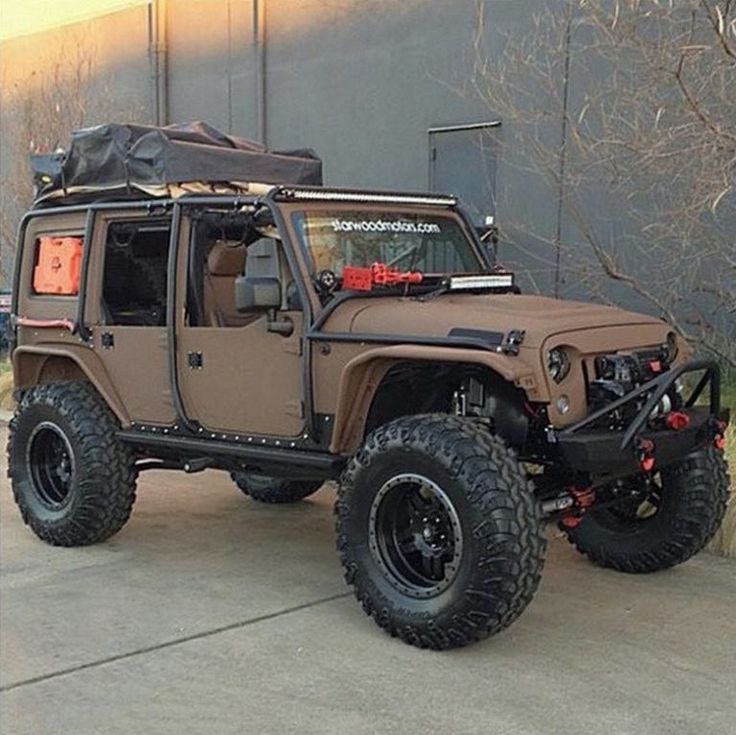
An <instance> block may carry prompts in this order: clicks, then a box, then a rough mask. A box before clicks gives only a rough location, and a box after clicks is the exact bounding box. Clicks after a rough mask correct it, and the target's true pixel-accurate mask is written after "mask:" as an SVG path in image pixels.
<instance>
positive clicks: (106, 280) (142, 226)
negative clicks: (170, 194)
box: [102, 220, 171, 327]
mask: <svg viewBox="0 0 736 735" xmlns="http://www.w3.org/2000/svg"><path fill="white" fill-rule="evenodd" d="M170 232H171V223H170V222H169V221H166V220H158V221H151V220H146V221H141V220H136V221H131V222H113V223H112V224H111V225H110V226H109V227H108V230H107V238H106V240H105V265H104V273H103V281H102V317H103V320H104V323H105V324H108V325H121V326H122V325H127V326H139V327H162V326H165V324H166V291H167V283H166V268H167V260H168V252H169V235H170Z"/></svg>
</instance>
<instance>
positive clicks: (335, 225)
mask: <svg viewBox="0 0 736 735" xmlns="http://www.w3.org/2000/svg"><path fill="white" fill-rule="evenodd" d="M330 224H331V225H332V229H333V231H334V232H412V233H418V234H422V235H424V234H431V233H437V232H441V229H440V226H439V225H438V224H437V223H436V222H410V221H409V220H386V219H372V220H365V219H362V220H350V219H339V218H337V217H336V218H335V219H333V220H332V221H331V222H330Z"/></svg>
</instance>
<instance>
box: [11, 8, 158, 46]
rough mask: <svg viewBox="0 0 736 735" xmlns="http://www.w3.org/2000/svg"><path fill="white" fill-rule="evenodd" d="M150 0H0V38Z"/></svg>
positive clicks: (62, 23) (24, 33) (20, 34)
mask: <svg viewBox="0 0 736 735" xmlns="http://www.w3.org/2000/svg"><path fill="white" fill-rule="evenodd" d="M147 1H148V0H0V41H2V40H5V39H8V38H15V37H16V36H25V35H27V34H29V33H34V32H36V31H42V30H45V29H47V28H54V27H56V26H60V25H65V24H66V23H74V22H76V21H79V20H84V19H85V18H91V17H93V16H95V15H101V14H103V13H109V12H111V11H114V10H120V9H121V8H126V7H129V6H131V5H142V4H144V3H146V2H147Z"/></svg>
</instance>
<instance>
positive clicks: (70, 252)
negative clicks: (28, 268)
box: [32, 235, 82, 296]
mask: <svg viewBox="0 0 736 735" xmlns="http://www.w3.org/2000/svg"><path fill="white" fill-rule="evenodd" d="M81 264H82V237H81V236H70V235H60V236H55V235H42V236H41V237H39V238H37V239H36V244H35V252H34V259H33V282H32V292H33V293H34V294H37V295H39V296H40V295H44V296H76V295H77V294H78V293H79V274H80V270H81Z"/></svg>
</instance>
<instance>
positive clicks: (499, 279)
mask: <svg viewBox="0 0 736 735" xmlns="http://www.w3.org/2000/svg"><path fill="white" fill-rule="evenodd" d="M513 285H514V275H513V273H500V274H497V275H492V276H453V277H452V278H450V286H449V288H450V291H472V290H473V289H476V288H511V287H512V286H513Z"/></svg>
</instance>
